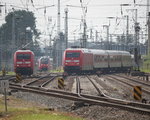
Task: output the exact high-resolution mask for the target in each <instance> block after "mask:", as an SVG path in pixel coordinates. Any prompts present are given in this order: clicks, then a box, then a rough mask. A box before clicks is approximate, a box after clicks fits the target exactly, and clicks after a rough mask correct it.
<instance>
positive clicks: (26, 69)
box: [14, 50, 34, 75]
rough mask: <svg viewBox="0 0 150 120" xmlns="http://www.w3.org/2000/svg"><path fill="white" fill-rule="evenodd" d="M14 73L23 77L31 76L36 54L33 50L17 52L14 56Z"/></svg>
mask: <svg viewBox="0 0 150 120" xmlns="http://www.w3.org/2000/svg"><path fill="white" fill-rule="evenodd" d="M14 71H15V73H17V74H21V75H31V74H33V71H34V53H33V52H32V51H31V50H17V51H16V52H15V54H14Z"/></svg>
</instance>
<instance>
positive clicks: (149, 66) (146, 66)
mask: <svg viewBox="0 0 150 120" xmlns="http://www.w3.org/2000/svg"><path fill="white" fill-rule="evenodd" d="M143 59H144V60H143V65H142V66H141V68H140V69H141V71H143V72H150V56H145V57H144V58H143Z"/></svg>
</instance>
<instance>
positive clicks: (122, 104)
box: [10, 84, 150, 114]
mask: <svg viewBox="0 0 150 120" xmlns="http://www.w3.org/2000/svg"><path fill="white" fill-rule="evenodd" d="M10 88H11V89H17V90H21V91H24V92H32V93H37V94H42V95H48V96H53V97H59V98H64V99H68V100H73V101H83V102H84V103H89V104H96V105H101V106H110V107H117V108H122V109H128V110H132V111H133V110H134V111H138V112H145V113H148V114H149V113H150V105H145V104H141V103H135V102H129V101H117V100H111V99H110V98H106V97H100V96H92V95H85V94H80V96H79V95H78V94H77V93H72V92H67V91H62V90H54V89H53V90H51V89H44V88H39V87H33V86H21V85H16V84H10Z"/></svg>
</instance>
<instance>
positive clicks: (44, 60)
mask: <svg viewBox="0 0 150 120" xmlns="http://www.w3.org/2000/svg"><path fill="white" fill-rule="evenodd" d="M50 63H51V62H50V58H49V57H47V56H44V57H41V58H40V59H39V61H38V68H39V70H40V71H47V70H50V67H51V64H50Z"/></svg>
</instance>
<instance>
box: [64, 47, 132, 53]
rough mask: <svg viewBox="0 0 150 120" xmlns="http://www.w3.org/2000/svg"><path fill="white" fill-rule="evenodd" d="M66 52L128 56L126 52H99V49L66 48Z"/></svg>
mask: <svg viewBox="0 0 150 120" xmlns="http://www.w3.org/2000/svg"><path fill="white" fill-rule="evenodd" d="M67 50H79V51H80V50H81V51H82V52H84V53H87V52H88V53H89V52H90V53H93V54H106V53H109V54H120V55H130V53H129V52H127V51H117V50H101V49H86V48H68V49H67Z"/></svg>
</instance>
